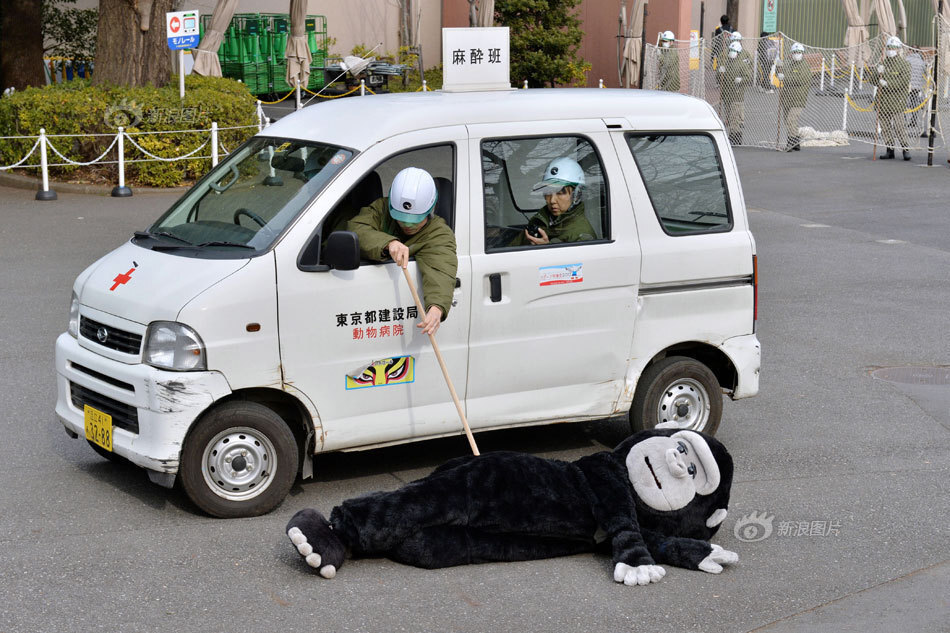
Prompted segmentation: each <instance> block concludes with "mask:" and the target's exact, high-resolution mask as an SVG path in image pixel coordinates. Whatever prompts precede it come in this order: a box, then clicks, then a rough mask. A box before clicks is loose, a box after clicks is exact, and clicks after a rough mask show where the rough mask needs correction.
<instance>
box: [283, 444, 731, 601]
mask: <svg viewBox="0 0 950 633" xmlns="http://www.w3.org/2000/svg"><path fill="white" fill-rule="evenodd" d="M732 469H733V466H732V458H731V457H730V455H729V453H728V452H727V451H726V449H725V447H723V445H722V444H721V443H719V441H717V440H716V439H715V438H713V437H710V436H708V435H704V434H702V433H697V432H694V431H677V430H675V429H652V430H648V431H641V432H640V433H637V434H635V435H632V436H631V437H629V438H627V439H626V440H624V441H623V442H621V443H620V444H619V445H618V446H617V448H615V449H614V450H613V451H603V452H600V453H595V454H593V455H589V456H587V457H583V458H581V459H578V460H577V461H574V462H565V461H560V460H554V459H543V458H540V457H535V456H532V455H527V454H523V453H513V452H495V453H487V454H485V455H482V456H480V457H474V456H468V457H460V458H457V459H453V460H450V461H448V462H446V463H445V464H443V465H442V466H440V467H439V468H437V469H435V470H434V471H433V472H432V473H431V474H429V475H428V476H426V477H423V478H422V479H419V480H416V481H413V482H411V483H409V484H407V485H405V486H403V487H402V488H400V489H398V490H395V491H392V492H374V493H370V494H367V495H363V496H361V497H356V498H354V499H348V500H346V501H344V502H343V503H341V504H340V505H338V506H337V507H335V508H333V510H332V512H331V513H330V518H329V520H328V519H327V518H325V517H324V516H323V515H322V514H320V513H319V512H317V511H316V510H313V509H306V510H301V511H300V512H298V513H297V514H295V515H294V516H293V518H291V519H290V522H289V523H288V524H287V535H288V536H289V537H290V540H291V542H292V543H293V545H294V547H295V548H296V549H297V551H298V552H299V553H300V555H301V556H302V557H304V559H305V560H306V562H307V564H308V565H310V566H311V567H312V568H314V569H315V570H317V571H318V572H319V573H320V575H321V576H323V577H325V578H332V577H334V576H335V575H336V572H337V570H338V569H339V568H340V566H341V565H343V561H344V559H345V558H346V556H348V555H349V556H352V557H386V558H390V559H392V560H395V561H397V562H401V563H405V564H408V565H414V566H416V567H425V568H430V569H431V568H438V567H449V566H452V565H465V564H470V563H484V562H492V561H517V560H533V559H538V558H550V557H553V556H566V555H570V554H578V553H581V552H593V551H597V550H601V549H603V550H606V551H609V552H610V553H611V554H612V556H613V568H614V571H613V577H614V580H616V581H617V582H622V583H624V584H626V585H646V584H649V583H653V582H657V581H658V580H660V578H662V577H663V575H664V574H665V573H666V570H665V569H663V567H661V565H673V566H675V567H683V568H686V569H696V570H702V571H705V572H709V573H714V574H718V573H720V572H721V571H722V565H727V564H731V563H735V562H736V561H738V559H739V557H738V556H737V555H736V554H735V553H734V552H730V551H728V550H724V549H722V548H721V547H719V546H718V545H713V544H711V543H710V542H709V539H710V538H711V537H712V536H713V534H715V533H716V531H717V530H718V529H719V526H720V524H721V523H722V521H723V519H725V517H726V509H727V507H728V504H729V490H730V487H731V486H732Z"/></svg>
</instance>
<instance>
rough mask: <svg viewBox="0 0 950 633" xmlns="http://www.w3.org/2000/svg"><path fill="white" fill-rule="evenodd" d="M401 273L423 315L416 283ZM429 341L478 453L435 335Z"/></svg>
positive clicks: (463, 425)
mask: <svg viewBox="0 0 950 633" xmlns="http://www.w3.org/2000/svg"><path fill="white" fill-rule="evenodd" d="M402 273H403V275H405V277H406V283H407V284H409V290H410V291H411V292H412V298H413V299H414V300H415V302H416V307H417V308H418V309H419V314H420V315H423V316H424V315H425V313H426V310H425V306H424V305H422V300H421V299H419V293H418V292H417V291H416V284H415V283H414V282H413V281H412V277H411V276H410V275H409V268H408V267H406V268H403V269H402ZM429 342H430V343H432V351H433V352H435V357H436V358H437V359H439V367H441V368H442V375H443V376H445V384H447V385H448V386H449V393H451V394H452V400H453V401H454V402H455V408H456V410H457V411H458V414H459V419H460V420H462V427H463V428H464V429H465V435H466V437H468V443H469V445H470V446H471V447H472V454H474V455H480V454H481V453H479V452H478V445H477V444H476V443H475V436H473V435H472V429H470V428H469V426H468V420H467V419H466V418H465V412H464V411H463V410H462V403H461V402H460V401H459V397H458V394H457V393H455V385H453V384H452V379H451V378H450V377H449V369H448V367H446V366H445V359H444V358H442V352H440V351H439V344H438V343H436V342H435V335H434V334H429Z"/></svg>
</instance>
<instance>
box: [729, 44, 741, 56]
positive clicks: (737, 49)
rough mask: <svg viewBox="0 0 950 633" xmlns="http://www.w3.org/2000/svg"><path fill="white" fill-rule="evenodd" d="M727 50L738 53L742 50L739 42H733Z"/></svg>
mask: <svg viewBox="0 0 950 633" xmlns="http://www.w3.org/2000/svg"><path fill="white" fill-rule="evenodd" d="M729 50H730V51H735V52H736V53H739V52H740V51H741V50H742V44H741V43H740V42H733V43H732V44H730V45H729Z"/></svg>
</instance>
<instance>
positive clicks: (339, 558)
mask: <svg viewBox="0 0 950 633" xmlns="http://www.w3.org/2000/svg"><path fill="white" fill-rule="evenodd" d="M287 536H288V537H289V538H290V542H291V543H293V546H294V547H295V548H296V549H297V552H298V553H299V554H300V555H301V556H302V557H303V558H304V560H305V561H307V564H308V565H310V566H311V567H313V568H314V569H316V570H317V571H318V572H319V573H320V575H321V576H323V577H324V578H333V577H334V576H336V570H338V569H339V568H340V567H341V566H342V565H343V558H344V556H345V555H346V547H345V546H344V545H343V542H342V541H341V540H340V538H339V537H338V536H337V535H336V533H335V532H334V531H333V528H332V527H331V526H330V522H329V521H327V520H326V518H325V517H324V516H323V515H322V514H320V513H319V512H317V511H316V510H313V509H311V508H307V509H305V510H301V511H300V512H298V513H297V514H295V515H294V516H293V517H292V518H291V519H290V521H289V522H288V523H287Z"/></svg>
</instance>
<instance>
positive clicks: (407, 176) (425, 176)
mask: <svg viewBox="0 0 950 633" xmlns="http://www.w3.org/2000/svg"><path fill="white" fill-rule="evenodd" d="M436 197H437V194H436V190H435V181H434V180H432V176H430V175H429V172H427V171H425V170H424V169H419V168H418V167H407V168H405V169H403V170H402V171H401V172H399V173H398V174H396V177H395V178H393V184H392V186H391V187H390V188H389V215H391V216H392V218H393V219H394V220H397V221H399V222H405V223H406V224H418V223H420V222H422V221H423V220H425V219H426V217H428V215H429V212H430V211H432V209H434V208H435V200H436Z"/></svg>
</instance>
